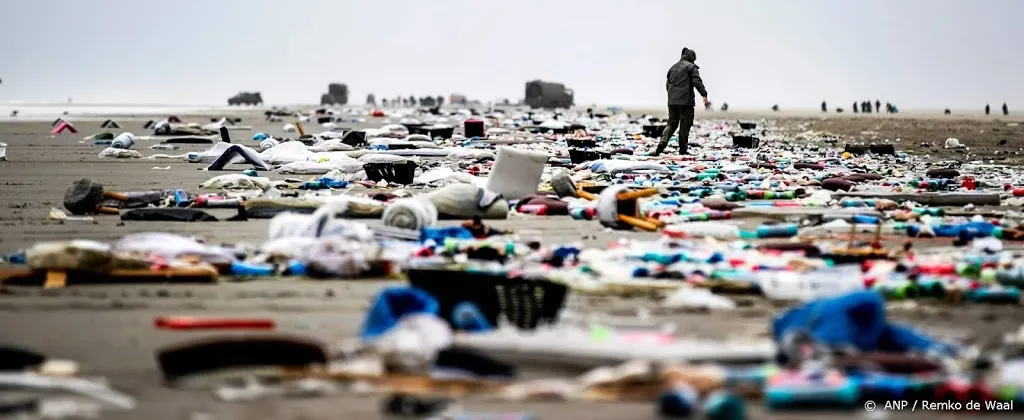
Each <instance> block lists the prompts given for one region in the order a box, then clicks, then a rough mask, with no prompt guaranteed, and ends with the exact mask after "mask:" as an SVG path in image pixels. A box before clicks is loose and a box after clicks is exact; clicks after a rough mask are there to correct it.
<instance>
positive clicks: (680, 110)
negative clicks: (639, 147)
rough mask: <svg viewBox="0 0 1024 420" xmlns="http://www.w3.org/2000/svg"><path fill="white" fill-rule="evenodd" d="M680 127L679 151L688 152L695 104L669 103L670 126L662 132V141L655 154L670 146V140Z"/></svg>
mask: <svg viewBox="0 0 1024 420" xmlns="http://www.w3.org/2000/svg"><path fill="white" fill-rule="evenodd" d="M677 127H678V128H679V153H681V154H684V155H685V154H686V153H687V146H688V145H689V139H690V128H692V127H693V105H669V106H668V126H666V127H665V132H664V133H662V134H661V141H660V142H658V149H657V150H655V152H654V154H655V155H660V154H661V153H662V152H664V151H665V147H666V146H668V140H669V139H671V138H672V134H673V133H675V131H676V128H677Z"/></svg>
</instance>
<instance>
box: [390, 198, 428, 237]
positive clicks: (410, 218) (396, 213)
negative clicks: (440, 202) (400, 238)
mask: <svg viewBox="0 0 1024 420" xmlns="http://www.w3.org/2000/svg"><path fill="white" fill-rule="evenodd" d="M381 220H383V221H384V224H385V225H387V226H391V227H397V228H403V229H415V230H420V229H423V228H425V227H430V226H433V225H435V224H437V207H434V204H433V203H431V202H429V201H427V200H421V199H415V198H401V199H398V200H395V201H393V202H392V203H391V204H389V205H388V207H387V208H386V209H384V214H383V215H382V216H381Z"/></svg>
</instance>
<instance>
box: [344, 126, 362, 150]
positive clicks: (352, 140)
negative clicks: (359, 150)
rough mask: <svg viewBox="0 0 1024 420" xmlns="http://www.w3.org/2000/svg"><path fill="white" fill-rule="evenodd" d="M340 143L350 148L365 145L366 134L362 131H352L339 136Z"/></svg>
mask: <svg viewBox="0 0 1024 420" xmlns="http://www.w3.org/2000/svg"><path fill="white" fill-rule="evenodd" d="M341 142H342V143H344V144H347V145H349V146H352V147H362V146H365V145H366V132H365V131H363V130H352V131H349V132H347V133H345V134H344V135H343V136H341Z"/></svg>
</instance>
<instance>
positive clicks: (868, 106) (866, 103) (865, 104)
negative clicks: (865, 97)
mask: <svg viewBox="0 0 1024 420" xmlns="http://www.w3.org/2000/svg"><path fill="white" fill-rule="evenodd" d="M864 109H866V110H867V113H868V114H870V113H871V112H872V110H871V101H864Z"/></svg>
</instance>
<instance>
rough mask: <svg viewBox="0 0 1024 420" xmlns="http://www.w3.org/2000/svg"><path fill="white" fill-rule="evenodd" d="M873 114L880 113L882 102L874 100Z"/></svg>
mask: <svg viewBox="0 0 1024 420" xmlns="http://www.w3.org/2000/svg"><path fill="white" fill-rule="evenodd" d="M875 113H876V114H881V113H882V101H879V100H878V99H875Z"/></svg>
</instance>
